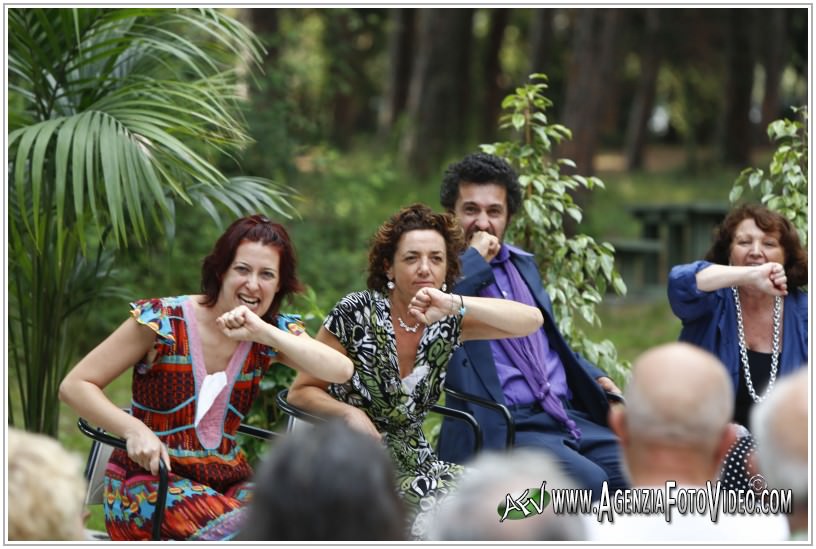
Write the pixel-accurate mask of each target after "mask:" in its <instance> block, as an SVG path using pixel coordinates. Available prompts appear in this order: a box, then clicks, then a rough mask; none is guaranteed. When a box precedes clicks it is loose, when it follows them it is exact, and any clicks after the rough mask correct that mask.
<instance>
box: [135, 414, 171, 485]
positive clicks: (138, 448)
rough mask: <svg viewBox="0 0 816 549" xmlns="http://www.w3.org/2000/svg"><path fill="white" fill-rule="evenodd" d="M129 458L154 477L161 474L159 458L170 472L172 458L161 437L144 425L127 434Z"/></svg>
mask: <svg viewBox="0 0 816 549" xmlns="http://www.w3.org/2000/svg"><path fill="white" fill-rule="evenodd" d="M125 441H126V442H127V453H128V457H129V458H130V459H132V460H133V461H135V462H136V463H138V464H139V465H140V466H142V467H143V468H145V469H147V470H148V471H150V472H151V473H152V474H154V475H158V474H159V458H161V459H162V460H163V461H164V464H165V465H166V466H167V472H168V473H169V472H170V456H169V454H168V453H167V448H166V447H165V446H164V444H163V443H162V441H161V440H159V437H157V436H156V434H155V433H154V432H153V431H151V430H150V428H149V427H148V426H147V425H145V424H144V423H141V422H140V426H139V427H136V428H135V429H134V430H133V431H129V432H127V433H125Z"/></svg>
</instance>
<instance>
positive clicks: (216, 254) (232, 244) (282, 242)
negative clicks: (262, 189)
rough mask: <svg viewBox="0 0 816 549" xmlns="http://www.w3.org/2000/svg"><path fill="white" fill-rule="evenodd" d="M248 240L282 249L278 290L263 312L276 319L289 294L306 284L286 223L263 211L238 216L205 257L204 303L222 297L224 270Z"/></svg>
mask: <svg viewBox="0 0 816 549" xmlns="http://www.w3.org/2000/svg"><path fill="white" fill-rule="evenodd" d="M244 241H249V242H261V243H262V244H264V245H265V246H272V247H273V248H275V249H276V250H278V253H280V266H279V270H280V272H279V274H278V276H279V280H280V285H279V287H278V292H277V293H276V294H275V297H274V298H273V299H272V304H271V305H270V306H269V310H268V311H266V312H265V313H264V314H263V315H261V318H263V319H264V320H265V321H267V322H273V320H274V319H275V316H277V314H278V311H279V310H280V305H281V303H282V302H283V300H284V299H285V298H286V296H288V295H289V294H291V293H296V292H300V291H303V285H302V284H301V283H300V281H299V280H298V278H297V275H296V274H295V271H296V268H297V258H296V257H295V249H294V247H293V246H292V240H291V239H290V238H289V234H288V233H287V232H286V229H285V228H284V227H283V225H281V224H279V223H274V222H272V221H270V220H269V219H267V217H266V216H263V215H258V214H256V215H250V216H247V217H242V218H240V219H237V220H235V221H234V222H233V223H232V225H230V226H229V227H228V228H227V230H226V231H224V234H222V235H221V236H220V237H219V238H218V240H217V241H216V243H215V246H213V249H212V251H211V252H210V255H208V256H207V257H205V258H204V261H203V262H202V265H201V290H202V292H203V293H204V296H205V300H204V305H205V306H207V307H212V306H213V305H215V303H216V302H217V301H218V294H219V293H221V281H222V280H223V278H224V273H226V272H227V269H229V266H230V265H231V264H232V262H233V260H234V259H235V252H236V251H237V250H238V246H240V245H241V244H242V243H243V242H244Z"/></svg>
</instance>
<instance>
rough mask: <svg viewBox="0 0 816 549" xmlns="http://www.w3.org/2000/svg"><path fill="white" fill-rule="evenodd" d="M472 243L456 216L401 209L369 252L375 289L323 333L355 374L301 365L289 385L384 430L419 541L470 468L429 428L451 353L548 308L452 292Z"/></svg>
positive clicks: (325, 410) (515, 329)
mask: <svg viewBox="0 0 816 549" xmlns="http://www.w3.org/2000/svg"><path fill="white" fill-rule="evenodd" d="M462 246H463V236H462V233H461V229H460V228H459V227H458V225H457V223H456V221H455V220H454V219H453V218H452V217H451V216H450V215H448V214H435V213H434V212H433V211H432V210H431V209H430V208H428V207H427V206H424V205H422V204H414V205H412V206H408V207H406V208H403V209H402V210H400V211H399V212H398V213H397V214H395V215H394V216H392V217H391V219H389V220H388V221H387V222H386V223H384V224H383V225H382V226H381V227H380V228H379V230H378V231H377V233H376V235H375V237H374V241H373V244H372V246H371V249H370V251H369V266H368V289H367V290H364V291H362V292H354V293H351V294H349V295H347V296H345V297H344V298H343V299H341V300H340V301H339V302H338V303H337V305H336V306H335V307H334V309H332V311H331V312H330V313H329V315H328V317H327V318H326V320H325V322H324V323H323V327H322V328H321V330H320V332H319V333H318V335H317V339H318V341H322V342H324V343H326V344H327V345H329V346H330V347H333V348H334V349H336V350H338V351H340V352H341V353H343V354H345V355H347V356H348V357H349V358H351V360H352V362H353V363H354V375H353V376H352V377H351V379H350V380H349V381H347V382H345V383H331V384H330V383H327V382H326V381H323V380H321V379H319V378H317V377H315V376H313V375H310V374H308V373H305V372H300V373H299V374H298V376H297V378H296V379H295V381H294V383H293V384H292V388H291V390H290V391H289V400H290V402H292V404H294V405H297V406H300V407H303V408H304V409H306V410H309V411H311V412H313V413H317V414H322V415H335V416H340V417H342V418H343V419H344V420H345V421H347V422H348V423H349V424H350V425H351V426H353V427H355V428H357V429H360V430H362V431H363V432H366V433H369V434H371V435H372V436H374V437H377V438H382V440H383V442H384V443H385V444H386V446H387V447H388V449H389V451H390V453H391V456H392V458H393V460H394V463H395V465H396V468H397V471H398V479H397V483H398V491H399V493H400V495H401V496H402V497H403V499H404V500H405V501H406V503H407V504H408V505H409V511H410V512H409V515H410V518H411V525H410V537H412V538H418V539H421V538H422V537H424V535H425V533H426V531H427V520H428V517H429V513H427V511H429V510H430V509H432V508H433V506H434V505H435V503H436V501H437V499H438V498H440V497H442V496H444V495H445V494H447V493H448V492H449V490H450V488H451V486H452V484H453V482H454V481H455V480H456V477H457V476H458V475H459V474H460V473H461V470H462V469H461V466H459V465H456V464H452V463H447V462H444V461H440V460H438V459H437V458H436V456H435V454H434V452H433V450H432V449H431V447H430V444H429V443H428V441H427V440H426V439H425V435H424V434H423V432H422V422H423V421H424V419H425V416H426V415H427V413H428V411H429V410H430V408H431V406H433V405H434V404H435V403H436V402H437V400H438V399H439V395H440V392H441V390H442V387H443V383H444V380H445V368H446V366H447V363H448V359H449V358H450V356H451V354H452V353H453V351H454V350H456V348H457V347H458V346H459V345H460V344H461V342H462V341H464V340H467V339H496V338H502V337H520V336H524V335H527V334H529V333H531V332H532V331H534V330H536V329H538V328H539V327H540V326H541V323H542V321H543V320H542V317H541V313H540V311H539V310H538V309H536V308H534V307H529V306H526V305H522V304H520V303H517V302H514V301H508V300H498V299H489V298H479V297H469V296H464V297H463V296H459V295H453V294H449V293H445V289H446V288H447V287H448V286H450V287H453V283H454V281H455V280H456V278H457V277H458V275H459V268H460V266H459V259H458V258H459V252H460V251H461V249H462Z"/></svg>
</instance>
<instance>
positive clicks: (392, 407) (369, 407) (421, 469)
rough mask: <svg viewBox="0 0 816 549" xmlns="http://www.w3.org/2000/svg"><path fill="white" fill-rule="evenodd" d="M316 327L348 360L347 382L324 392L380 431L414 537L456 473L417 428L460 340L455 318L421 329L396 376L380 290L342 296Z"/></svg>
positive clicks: (387, 312)
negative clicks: (405, 367) (410, 357)
mask: <svg viewBox="0 0 816 549" xmlns="http://www.w3.org/2000/svg"><path fill="white" fill-rule="evenodd" d="M324 326H325V327H326V329H327V330H328V331H330V332H331V333H332V334H334V335H335V336H336V337H337V338H338V339H339V340H340V343H341V344H342V345H343V347H344V348H345V349H346V352H347V353H348V356H349V358H350V359H351V361H352V362H353V363H354V375H353V376H352V377H351V379H350V380H349V381H347V382H346V383H342V384H332V385H329V393H330V394H331V395H332V396H334V397H335V398H336V399H337V400H340V401H342V402H345V403H347V404H351V405H352V406H356V407H357V408H360V409H362V410H364V411H365V412H366V414H368V417H369V418H371V421H372V422H373V423H374V426H375V427H376V428H377V430H378V431H379V432H380V433H382V434H383V440H384V442H385V444H386V446H387V447H388V450H389V452H390V453H391V457H392V459H393V461H394V464H395V466H396V469H397V475H398V479H397V480H398V490H399V493H400V496H401V497H402V498H403V499H404V501H405V502H406V503H408V506H409V509H410V511H411V512H410V513H409V519H410V521H411V526H410V535H411V537H413V538H416V539H422V538H423V537H424V536H425V534H426V532H427V528H428V520H429V519H430V513H429V511H432V510H433V507H434V506H435V504H436V502H437V500H438V499H440V498H441V497H443V496H445V495H446V494H448V493H449V492H450V490H451V488H452V486H453V484H454V482H455V481H456V479H457V477H458V476H459V475H460V474H461V473H462V471H463V469H462V467H461V466H459V465H456V464H452V463H447V462H444V461H440V460H439V459H437V457H436V455H435V454H434V452H433V449H432V448H431V446H430V444H429V443H428V441H427V440H426V439H425V434H424V433H423V432H422V422H423V421H424V420H425V416H426V415H427V414H428V411H429V410H430V408H431V406H433V405H434V404H436V402H437V401H438V400H439V395H440V393H441V391H442V386H443V382H444V380H445V368H446V366H447V364H448V359H449V358H450V356H451V354H453V352H454V351H455V350H456V348H457V347H459V345H460V341H459V336H460V333H461V318H460V317H458V316H449V317H446V318H444V319H442V320H440V321H438V322H435V323H433V324H431V325H429V326H426V327H425V331H424V333H423V334H422V338H421V339H420V342H419V348H418V349H417V355H416V360H415V362H414V371H413V373H412V374H411V375H409V376H408V377H406V378H405V379H401V378H400V370H399V362H398V360H397V344H396V338H395V334H394V326H393V325H392V323H391V303H390V301H389V300H388V299H387V298H386V297H385V296H384V295H383V294H381V293H379V292H377V291H372V290H367V291H364V292H355V293H351V294H349V295H347V296H346V297H344V298H343V299H341V300H340V301H339V302H338V304H337V305H336V306H335V307H334V309H332V311H331V312H330V313H329V315H328V317H327V318H326V321H325V322H324Z"/></svg>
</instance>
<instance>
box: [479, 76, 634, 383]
mask: <svg viewBox="0 0 816 549" xmlns="http://www.w3.org/2000/svg"><path fill="white" fill-rule="evenodd" d="M546 88H547V84H546V76H545V75H543V74H533V75H531V77H530V82H529V83H528V84H526V85H524V86H521V87H519V88H516V91H515V93H513V94H511V95H509V96H507V97H506V98H505V99H504V101H503V102H502V109H504V114H503V115H502V117H501V119H500V126H501V128H502V129H510V130H512V131H514V132H515V133H516V134H517V135H519V136H520V139H518V140H515V141H503V142H499V143H494V144H493V145H482V149H483V150H484V151H485V152H488V153H493V154H497V155H499V156H502V157H504V158H505V159H507V160H508V161H509V162H511V163H512V164H514V165H515V166H516V167H517V169H518V173H519V183H520V184H521V187H522V192H523V197H524V200H523V203H522V208H521V209H520V210H519V212H518V213H517V214H516V215H515V217H514V219H513V221H512V223H511V225H510V227H509V228H508V232H507V239H508V240H509V241H511V242H514V243H516V244H517V245H519V246H521V247H522V248H524V249H526V250H528V251H529V252H531V253H533V254H535V256H536V257H537V258H538V262H539V268H540V269H541V272H542V274H543V277H542V278H543V280H544V283H545V286H546V288H547V292H548V293H549V294H550V296H551V298H552V301H553V309H554V312H555V316H556V318H557V319H558V325H559V326H558V327H559V329H560V330H561V331H562V333H563V334H564V335H565V337H566V338H567V340H568V341H569V342H570V344H571V345H572V347H573V348H574V349H575V350H576V351H577V352H579V353H581V354H583V355H584V356H585V357H586V358H587V359H588V360H589V361H590V362H592V363H593V364H596V365H598V367H600V368H602V369H603V370H605V371H606V372H607V373H608V374H609V375H610V376H612V378H613V379H614V380H615V381H616V383H618V384H620V385H622V384H623V381H624V379H625V373H626V371H627V370H628V364H627V363H626V362H625V361H621V360H619V359H618V356H617V351H616V349H615V345H614V344H613V343H612V342H611V341H609V340H603V341H601V342H598V343H596V342H593V341H591V340H590V339H589V338H588V337H587V336H586V335H585V334H584V332H583V330H582V329H581V327H580V326H579V325H578V324H577V323H576V322H575V319H576V317H578V318H581V319H583V320H584V321H586V322H587V323H589V324H590V325H597V324H598V323H599V322H600V321H599V318H598V315H597V313H596V312H595V307H596V305H598V304H599V303H601V300H602V296H603V295H604V294H605V293H606V291H607V287H609V286H611V287H612V289H614V291H615V292H617V293H618V294H620V295H623V294H625V293H626V285H625V284H624V282H623V279H622V278H621V276H620V274H619V273H618V272H617V271H616V270H615V261H614V259H615V258H614V248H613V247H612V245H611V244H609V243H603V244H598V243H596V242H595V240H594V239H593V238H592V237H589V236H586V235H583V234H579V235H575V236H572V237H568V236H567V235H566V234H565V233H564V216H565V215H568V216H570V217H571V218H572V219H574V220H575V222H576V223H580V222H581V218H582V212H581V208H580V207H579V206H578V205H577V204H576V203H575V202H574V201H573V198H572V196H571V195H570V194H569V192H570V191H572V190H575V189H578V188H579V187H584V188H586V189H589V190H592V189H595V188H603V187H604V185H603V182H602V181H601V180H600V179H598V178H597V177H583V176H581V175H565V174H562V173H561V166H570V167H574V163H573V162H572V161H570V160H567V159H558V160H551V159H550V154H551V152H552V147H553V145H554V144H557V143H560V142H561V141H562V140H563V139H570V138H571V137H572V133H571V132H570V130H569V129H568V128H566V127H564V126H562V125H559V124H554V123H550V121H549V119H548V117H547V112H546V111H547V109H548V108H550V107H551V106H552V102H551V101H550V100H549V99H548V98H547V97H546V96H545V95H544V91H545V90H546Z"/></svg>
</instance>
